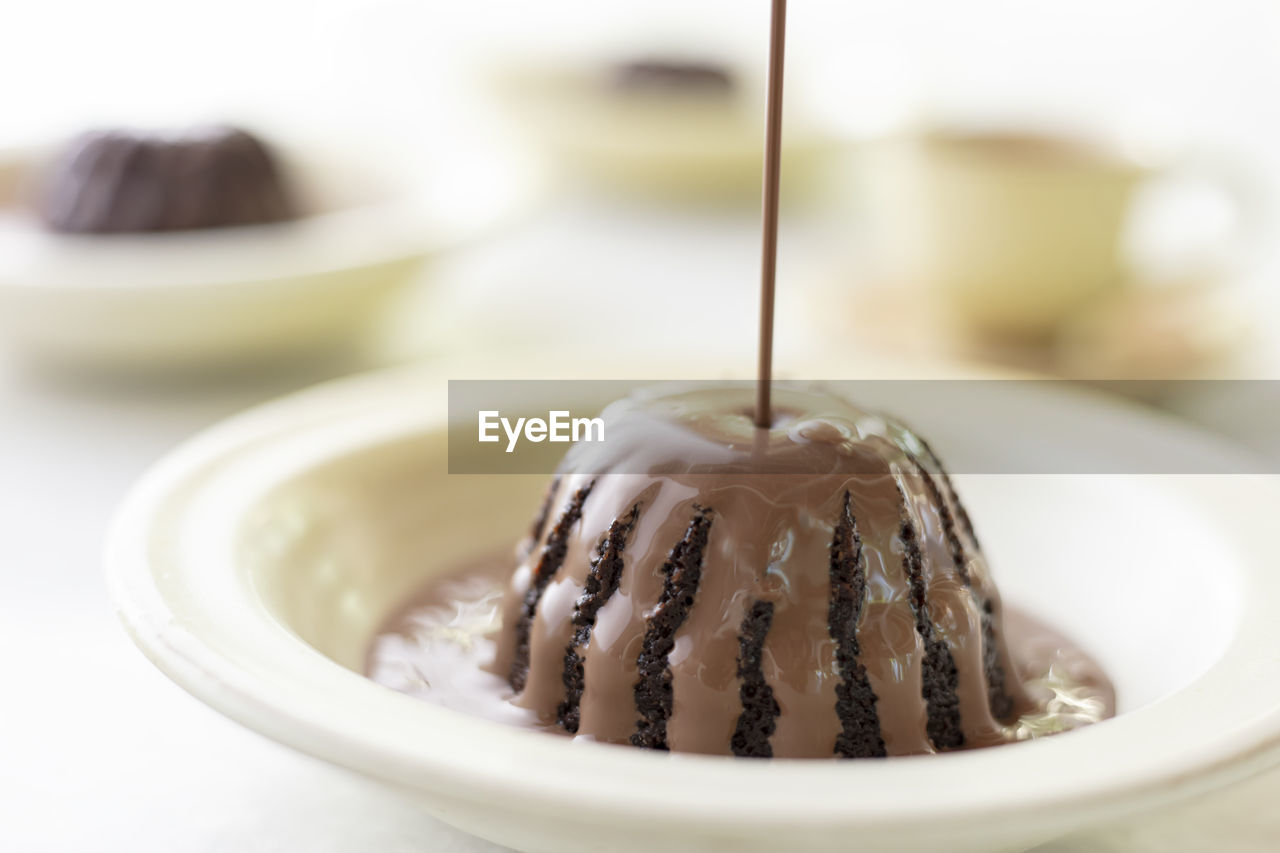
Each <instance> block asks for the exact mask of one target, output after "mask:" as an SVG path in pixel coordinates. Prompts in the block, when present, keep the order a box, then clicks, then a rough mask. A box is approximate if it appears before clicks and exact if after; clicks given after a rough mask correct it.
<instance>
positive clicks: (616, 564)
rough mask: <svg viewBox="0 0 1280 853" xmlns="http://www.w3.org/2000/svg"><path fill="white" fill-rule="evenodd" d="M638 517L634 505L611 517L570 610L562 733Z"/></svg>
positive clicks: (576, 707)
mask: <svg viewBox="0 0 1280 853" xmlns="http://www.w3.org/2000/svg"><path fill="white" fill-rule="evenodd" d="M639 518H640V504H638V503H637V504H635V505H634V506H632V507H631V510H630V512H628V513H627V514H626V515H625V516H623V517H622V518H615V519H614V520H613V522H612V523H610V525H609V531H608V533H606V534H605V537H604V538H603V539H601V540H600V544H599V545H598V546H597V549H596V556H595V559H593V560H592V561H591V567H590V569H589V570H588V572H587V578H586V582H585V583H584V585H583V591H582V594H581V595H580V596H579V597H578V601H577V602H576V603H575V604H574V608H573V619H572V624H573V636H572V637H571V638H570V640H569V645H568V646H567V647H566V648H565V652H564V676H563V681H564V689H565V698H564V701H563V702H561V703H560V706H559V708H557V709H556V720H557V722H558V723H559V724H560V726H561V727H563V728H564V730H565V731H567V732H569V733H571V734H576V733H577V731H578V724H579V722H580V720H581V702H582V694H583V691H584V690H585V689H586V672H585V669H584V666H583V658H582V655H583V653H585V651H586V647H587V645H588V644H589V643H590V642H591V632H592V630H593V629H594V628H595V624H596V615H597V614H598V613H599V612H600V608H602V607H604V605H605V604H606V603H608V601H609V599H610V598H612V597H613V594H614V593H615V592H617V591H618V584H619V582H620V581H621V580H622V568H623V553H624V551H625V550H626V547H627V540H628V539H629V538H630V536H631V533H632V531H633V530H635V526H636V522H637V521H638V520H639Z"/></svg>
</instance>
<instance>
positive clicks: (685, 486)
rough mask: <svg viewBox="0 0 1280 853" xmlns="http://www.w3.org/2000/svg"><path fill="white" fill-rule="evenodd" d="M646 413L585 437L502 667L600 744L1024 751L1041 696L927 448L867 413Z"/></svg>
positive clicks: (662, 409) (519, 595)
mask: <svg viewBox="0 0 1280 853" xmlns="http://www.w3.org/2000/svg"><path fill="white" fill-rule="evenodd" d="M748 396H749V395H748V393H747V392H745V391H741V390H735V389H716V390H702V391H691V392H685V393H677V394H671V395H665V396H657V397H650V398H632V399H628V400H624V401H621V402H620V403H616V404H614V405H613V406H611V407H609V409H607V410H606V412H605V415H604V417H605V421H606V424H607V433H606V434H607V437H608V441H607V442H605V443H603V444H595V445H592V444H579V445H577V446H575V447H574V448H573V449H572V450H571V451H570V453H569V455H568V456H567V458H566V460H565V463H564V465H563V466H562V470H561V473H560V475H559V476H558V477H557V478H556V480H555V481H554V482H553V483H552V485H551V488H550V490H549V493H548V496H547V499H546V502H545V505H544V506H543V508H542V510H541V512H540V513H539V514H538V521H537V523H536V524H535V527H534V531H533V533H532V535H531V537H530V540H529V542H527V543H526V549H525V552H524V553H525V554H526V556H525V558H524V560H523V561H522V563H521V564H520V566H518V567H517V569H516V571H515V573H514V575H513V576H512V579H511V581H510V583H509V586H508V590H507V594H506V598H505V602H504V611H503V631H502V635H501V637H500V639H499V646H498V657H497V661H496V667H497V670H498V671H499V672H500V673H501V674H503V675H504V676H506V677H507V678H508V680H509V683H510V685H511V687H512V688H513V690H515V691H516V698H515V700H514V701H516V702H517V703H518V704H521V705H523V706H526V707H529V708H532V709H533V710H535V711H536V712H537V713H538V714H539V715H540V716H541V717H542V718H543V719H544V721H546V722H547V723H550V724H556V725H558V726H559V727H561V728H562V729H564V730H565V731H568V732H570V733H574V734H577V735H579V736H581V737H588V738H591V739H595V740H600V741H606V742H612V743H626V744H632V745H634V746H639V747H646V748H651V749H670V750H680V751H687V752H701V753H713V754H734V755H742V756H760V757H768V756H779V757H821V756H828V757H830V756H838V757H846V758H863V757H875V756H884V755H901V754H912V753H928V752H935V751H940V750H952V749H960V748H969V747H977V746H989V745H994V744H998V743H1004V742H1007V741H1008V740H1010V739H1011V738H1012V735H1011V730H1010V728H1009V727H1008V724H1009V723H1011V722H1013V721H1014V719H1015V717H1016V716H1017V715H1018V714H1019V713H1021V712H1023V711H1025V710H1027V709H1028V708H1029V707H1030V703H1029V701H1028V699H1027V698H1026V696H1025V693H1024V690H1023V688H1022V685H1021V684H1020V682H1019V681H1018V678H1017V674H1016V672H1015V670H1014V667H1013V664H1012V662H1011V658H1010V655H1009V652H1008V649H1007V648H1006V647H1005V644H1004V639H1003V629H1002V618H1001V606H1000V598H999V594H998V593H997V591H996V589H995V586H994V585H993V583H992V581H991V578H990V573H989V571H988V568H987V564H986V561H985V560H984V559H983V556H982V552H981V550H980V548H979V546H978V542H977V539H976V537H975V535H974V532H973V528H972V525H971V523H970V521H969V517H968V515H967V513H966V512H965V510H964V508H963V507H962V506H961V504H960V502H959V499H958V497H957V496H956V494H955V491H954V489H953V487H952V484H951V480H950V478H949V477H948V476H947V474H946V472H945V471H944V470H943V469H942V466H941V464H940V463H939V461H938V459H937V457H936V456H935V455H934V453H933V452H932V450H930V448H929V446H928V445H927V444H925V443H924V442H923V441H922V440H921V439H919V438H918V437H917V436H915V435H914V434H913V433H911V432H910V431H908V430H907V429H905V428H904V427H902V426H900V425H898V424H895V423H893V422H892V421H889V420H887V419H884V418H882V417H878V416H873V415H870V414H868V413H866V412H863V411H861V410H859V409H857V408H856V407H854V406H852V405H851V404H849V403H847V402H845V401H842V400H838V399H833V398H831V397H827V396H824V395H818V394H811V393H807V392H794V391H780V393H779V394H778V397H777V402H776V404H775V413H776V414H777V415H778V416H779V419H778V423H777V425H776V426H775V427H774V428H773V429H771V430H768V431H764V430H756V429H755V428H754V427H753V425H752V423H751V417H750V402H749V399H748Z"/></svg>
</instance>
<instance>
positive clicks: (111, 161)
mask: <svg viewBox="0 0 1280 853" xmlns="http://www.w3.org/2000/svg"><path fill="white" fill-rule="evenodd" d="M41 215H42V216H43V218H44V221H45V223H46V224H47V225H48V227H49V228H50V229H52V230H54V231H60V232H64V233H84V234H121V233H141V232H152V231H184V230H193V229H198V228H222V227H226V226H231V225H257V224H262V223H269V222H281V221H283V220H287V219H292V218H295V217H296V216H297V215H298V213H297V210H296V208H295V205H294V202H293V200H292V199H291V197H290V195H289V192H288V188H287V187H286V185H285V181H284V179H283V176H282V175H281V171H280V168H279V166H278V165H277V163H276V161H275V158H274V157H273V156H272V154H271V151H270V150H269V149H268V148H267V146H266V145H264V144H263V143H262V142H261V141H260V140H258V139H257V138H256V137H254V136H252V135H250V134H248V133H246V132H244V131H243V130H238V129H236V128H231V127H202V128H195V129H192V130H187V131H183V132H181V133H131V132H125V131H119V130H111V131H92V132H89V133H85V134H82V135H81V136H79V137H78V138H76V139H75V140H73V141H72V142H71V143H69V144H68V145H67V147H66V148H65V150H64V151H63V152H62V153H61V154H60V156H59V157H58V158H57V160H56V162H55V163H54V164H53V166H52V168H51V169H50V170H49V172H48V174H47V176H46V179H45V182H44V185H43V188H42V196H41Z"/></svg>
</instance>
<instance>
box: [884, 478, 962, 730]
mask: <svg viewBox="0 0 1280 853" xmlns="http://www.w3.org/2000/svg"><path fill="white" fill-rule="evenodd" d="M897 488H898V499H899V512H900V513H901V525H900V527H899V531H898V535H899V538H900V539H901V540H902V564H903V567H904V568H905V569H906V572H907V579H908V583H909V585H910V604H911V610H912V613H913V614H914V616H915V625H916V633H918V634H919V635H920V639H921V640H922V641H923V642H924V653H925V656H924V667H923V673H922V675H923V679H922V690H923V695H924V700H925V707H926V710H927V713H928V717H927V720H928V722H927V724H926V733H927V734H928V736H929V740H931V741H932V742H933V745H934V746H935V747H936V748H938V749H959V748H960V747H962V746H964V731H963V730H962V729H961V723H960V699H959V696H958V693H957V690H958V687H959V682H960V674H959V672H958V671H957V669H956V662H955V659H954V658H953V657H952V656H951V650H950V649H948V648H947V644H946V642H945V641H943V640H940V639H939V638H938V636H937V631H936V630H935V628H934V625H933V620H932V618H931V616H930V614H929V599H928V595H927V593H926V591H925V579H924V555H923V554H922V553H921V551H920V543H919V541H918V539H917V538H916V530H915V523H914V522H913V521H912V520H911V515H910V512H909V510H908V508H907V507H908V504H907V495H906V492H904V491H903V490H902V485H901V484H900V483H899V484H897Z"/></svg>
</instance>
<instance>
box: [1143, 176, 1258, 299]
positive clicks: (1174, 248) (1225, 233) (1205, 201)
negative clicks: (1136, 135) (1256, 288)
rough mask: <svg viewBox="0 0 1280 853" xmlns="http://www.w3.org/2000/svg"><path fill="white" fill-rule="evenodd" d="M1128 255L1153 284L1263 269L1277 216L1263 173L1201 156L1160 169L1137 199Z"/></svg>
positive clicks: (1203, 280)
mask: <svg viewBox="0 0 1280 853" xmlns="http://www.w3.org/2000/svg"><path fill="white" fill-rule="evenodd" d="M1135 208H1136V210H1135V214H1134V216H1133V217H1132V218H1131V221H1130V224H1129V233H1128V234H1127V235H1126V241H1127V243H1128V246H1127V252H1128V254H1129V256H1130V259H1131V261H1132V263H1133V265H1134V267H1135V269H1136V270H1137V271H1138V273H1139V276H1140V277H1141V278H1142V279H1143V280H1144V281H1146V282H1151V283H1156V284H1161V283H1175V282H1176V283H1184V284H1185V283H1201V284H1205V283H1209V282H1212V281H1220V280H1222V279H1229V278H1239V277H1241V276H1244V275H1247V274H1248V272H1249V270H1250V269H1252V268H1254V267H1255V266H1257V264H1258V261H1259V258H1260V256H1261V255H1262V252H1263V250H1264V248H1265V243H1264V240H1265V237H1266V234H1267V233H1268V228H1267V224H1268V222H1269V220H1270V219H1271V217H1272V211H1271V209H1270V201H1269V197H1268V194H1267V193H1266V189H1265V184H1264V182H1263V180H1261V178H1260V177H1259V173H1258V171H1257V170H1255V169H1253V168H1251V167H1249V166H1248V165H1247V164H1245V163H1242V162H1241V161H1240V160H1238V159H1235V158H1232V157H1229V156H1226V155H1224V154H1222V153H1220V152H1213V151H1196V152H1189V153H1187V154H1184V155H1183V156H1181V157H1179V158H1178V159H1177V160H1175V161H1174V162H1172V163H1170V164H1169V165H1167V166H1164V167H1159V168H1156V169H1152V170H1151V171H1150V172H1149V173H1148V178H1147V180H1146V182H1145V183H1144V184H1143V186H1142V187H1141V189H1140V193H1139V196H1138V198H1137V199H1136V202H1135Z"/></svg>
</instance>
